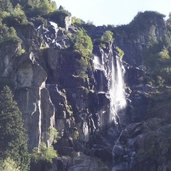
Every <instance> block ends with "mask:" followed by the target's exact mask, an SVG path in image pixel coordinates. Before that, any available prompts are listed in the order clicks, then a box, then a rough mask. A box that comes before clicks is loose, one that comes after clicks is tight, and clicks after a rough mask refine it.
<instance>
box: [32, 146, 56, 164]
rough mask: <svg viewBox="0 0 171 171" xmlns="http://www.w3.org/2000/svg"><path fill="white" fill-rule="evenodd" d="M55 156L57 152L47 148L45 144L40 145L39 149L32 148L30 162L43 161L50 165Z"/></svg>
mask: <svg viewBox="0 0 171 171" xmlns="http://www.w3.org/2000/svg"><path fill="white" fill-rule="evenodd" d="M57 156H58V155H57V152H56V151H55V150H54V148H53V146H50V147H47V146H46V144H45V143H42V144H41V145H40V147H39V148H34V149H33V152H32V160H33V161H34V162H38V161H40V160H45V161H47V162H50V163H52V159H54V158H56V157H57Z"/></svg>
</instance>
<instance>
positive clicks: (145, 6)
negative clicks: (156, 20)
mask: <svg viewBox="0 0 171 171" xmlns="http://www.w3.org/2000/svg"><path fill="white" fill-rule="evenodd" d="M55 1H56V2H57V6H58V7H59V6H60V5H62V6H63V7H64V8H65V9H66V10H68V11H70V12H71V13H72V16H75V17H77V18H81V19H82V20H84V21H85V22H88V21H90V22H93V24H95V25H108V24H109V25H115V26H116V25H121V24H128V23H129V22H130V21H131V20H132V19H133V18H134V17H135V15H136V14H137V13H138V12H143V11H147V10H150V11H157V12H160V13H162V14H165V15H166V16H168V14H169V13H170V12H171V0H55Z"/></svg>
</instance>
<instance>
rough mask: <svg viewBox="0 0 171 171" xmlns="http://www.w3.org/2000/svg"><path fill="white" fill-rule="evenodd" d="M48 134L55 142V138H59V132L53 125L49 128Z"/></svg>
mask: <svg viewBox="0 0 171 171" xmlns="http://www.w3.org/2000/svg"><path fill="white" fill-rule="evenodd" d="M48 135H49V139H50V141H53V142H54V143H56V142H57V140H58V139H59V132H58V131H57V129H56V128H54V127H52V128H49V131H48Z"/></svg>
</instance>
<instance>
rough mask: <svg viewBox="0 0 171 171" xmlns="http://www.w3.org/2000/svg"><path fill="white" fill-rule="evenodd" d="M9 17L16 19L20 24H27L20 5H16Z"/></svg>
mask: <svg viewBox="0 0 171 171" xmlns="http://www.w3.org/2000/svg"><path fill="white" fill-rule="evenodd" d="M11 17H14V18H16V19H17V20H18V21H20V23H27V22H28V21H27V17H26V15H25V12H24V11H23V9H22V7H21V5H19V4H17V5H16V6H15V8H14V10H13V12H12V13H11Z"/></svg>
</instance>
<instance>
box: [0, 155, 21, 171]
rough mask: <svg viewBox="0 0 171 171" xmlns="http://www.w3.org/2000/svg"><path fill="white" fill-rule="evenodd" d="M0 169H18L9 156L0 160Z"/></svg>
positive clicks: (4, 170) (17, 170)
mask: <svg viewBox="0 0 171 171" xmlns="http://www.w3.org/2000/svg"><path fill="white" fill-rule="evenodd" d="M0 171H20V168H19V167H18V166H17V164H16V163H15V162H14V161H13V160H12V159H10V158H9V157H8V158H7V159H5V160H4V161H1V162H0Z"/></svg>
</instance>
